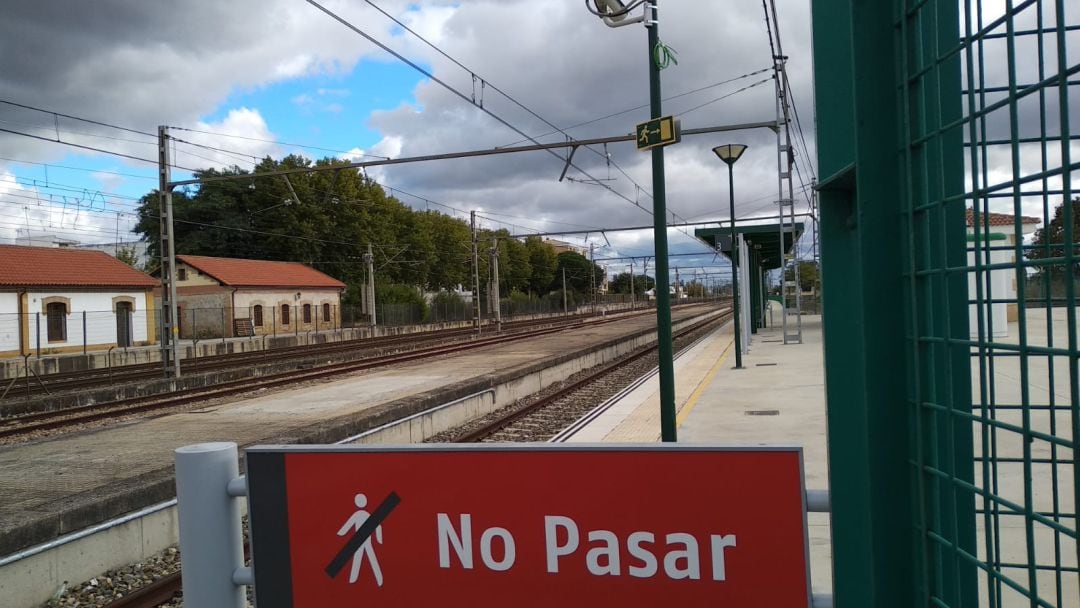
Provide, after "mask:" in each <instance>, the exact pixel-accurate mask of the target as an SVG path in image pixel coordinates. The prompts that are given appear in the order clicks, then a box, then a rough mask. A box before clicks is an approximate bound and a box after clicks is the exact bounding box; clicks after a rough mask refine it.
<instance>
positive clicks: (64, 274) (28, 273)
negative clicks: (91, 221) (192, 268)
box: [0, 245, 158, 289]
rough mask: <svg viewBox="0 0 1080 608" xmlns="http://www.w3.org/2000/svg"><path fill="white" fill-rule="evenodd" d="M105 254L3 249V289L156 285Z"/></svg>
mask: <svg viewBox="0 0 1080 608" xmlns="http://www.w3.org/2000/svg"><path fill="white" fill-rule="evenodd" d="M157 284H158V282H157V281H156V280H154V278H153V277H151V276H149V275H147V274H144V273H142V272H139V271H138V270H135V269H134V268H132V267H131V266H128V265H127V264H125V263H123V262H121V261H120V260H118V259H116V258H114V257H112V256H111V255H109V254H107V253H105V252H104V251H93V250H86V249H68V248H65V247H24V246H21V245H0V285H2V286H5V287H135V288H138V289H149V288H152V287H154V286H155V285H157Z"/></svg>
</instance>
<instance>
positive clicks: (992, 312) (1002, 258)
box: [967, 241, 1016, 338]
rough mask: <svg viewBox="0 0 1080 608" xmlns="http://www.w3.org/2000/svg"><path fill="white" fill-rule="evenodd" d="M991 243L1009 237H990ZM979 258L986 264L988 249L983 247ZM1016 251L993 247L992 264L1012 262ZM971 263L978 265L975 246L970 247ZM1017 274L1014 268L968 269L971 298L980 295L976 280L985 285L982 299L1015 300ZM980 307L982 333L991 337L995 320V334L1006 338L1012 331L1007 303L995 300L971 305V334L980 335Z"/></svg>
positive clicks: (969, 311) (1000, 242)
mask: <svg viewBox="0 0 1080 608" xmlns="http://www.w3.org/2000/svg"><path fill="white" fill-rule="evenodd" d="M990 243H991V246H1001V245H1005V244H1007V243H1006V241H990ZM979 253H980V258H981V261H982V262H983V264H985V263H986V257H985V256H986V252H985V251H980V252H979ZM1014 257H1015V256H1014V255H1013V252H1011V251H991V252H990V263H991V264H1012V263H1013V258H1014ZM967 263H968V266H970V267H974V266H975V250H974V249H973V248H970V249H968V254H967ZM987 275H989V276H990V287H989V289H987V284H986V278H987ZM1015 278H1016V271H1015V270H1013V269H1012V268H1004V269H997V270H983V271H982V272H979V273H976V272H974V271H972V272H969V273H968V299H970V300H974V299H976V297H977V296H978V293H979V292H978V291H976V289H977V285H976V281H978V283H979V284H981V286H982V297H983V299H987V300H989V299H993V300H1005V299H1010V300H1015V299H1016V289H1014V285H1013V279H1015ZM979 308H982V314H983V335H984V337H990V335H991V331H990V330H991V325H990V324H991V321H992V322H993V337H995V338H1003V337H1006V336H1008V335H1009V312H1008V304H1006V303H1004V302H1002V303H996V302H995V303H993V304H990V305H986V304H982V305H979V304H971V305H969V306H968V330H969V332H970V334H971V337H972V338H977V337H978V335H979Z"/></svg>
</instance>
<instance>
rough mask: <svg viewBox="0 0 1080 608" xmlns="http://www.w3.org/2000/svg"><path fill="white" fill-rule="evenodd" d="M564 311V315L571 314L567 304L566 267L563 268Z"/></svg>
mask: <svg viewBox="0 0 1080 608" xmlns="http://www.w3.org/2000/svg"><path fill="white" fill-rule="evenodd" d="M562 312H563V316H564V317H566V316H569V315H570V308H569V307H568V306H567V305H566V267H565V266H563V269H562Z"/></svg>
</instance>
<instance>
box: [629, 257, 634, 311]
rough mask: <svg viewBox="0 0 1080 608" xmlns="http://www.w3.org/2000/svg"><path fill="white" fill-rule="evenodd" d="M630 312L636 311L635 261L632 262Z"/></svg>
mask: <svg viewBox="0 0 1080 608" xmlns="http://www.w3.org/2000/svg"><path fill="white" fill-rule="evenodd" d="M630 310H634V260H630Z"/></svg>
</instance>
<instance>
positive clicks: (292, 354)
mask: <svg viewBox="0 0 1080 608" xmlns="http://www.w3.org/2000/svg"><path fill="white" fill-rule="evenodd" d="M643 312H646V311H642V312H635V313H633V314H643ZM595 316H596V315H594V314H587V315H575V316H573V317H570V318H571V319H572V321H571V322H579V321H581V320H583V319H589V318H594V317H595ZM565 323H566V321H565V318H562V317H549V318H545V319H530V320H524V321H510V322H506V323H503V331H504V332H507V331H518V330H521V329H527V328H529V327H533V326H537V325H558V324H565ZM485 329H491V328H488V327H486V326H485ZM491 331H493V329H491ZM475 335H476V329H475V328H472V327H467V328H461V329H449V330H438V331H424V332H416V333H411V334H402V335H394V336H379V337H373V338H358V339H355V340H345V341H342V342H330V343H323V344H306V345H302V346H295V347H289V348H288V349H263V350H258V351H252V352H243V353H229V354H222V355H210V356H206V357H193V358H191V359H183V360H181V371H182V372H183V373H185V374H199V373H205V372H209V371H218V370H227V369H232V368H242V367H250V366H252V365H259V364H266V363H271V362H275V363H276V362H281V361H288V360H302V359H307V358H313V357H323V356H328V355H335V354H340V353H352V352H358V351H366V350H376V349H392V348H394V347H396V346H401V345H407V346H412V345H415V344H416V343H417V342H430V341H446V340H450V339H455V338H471V337H472V336H475ZM161 377H162V368H161V363H140V364H135V365H125V366H122V367H116V368H105V369H92V370H82V371H76V372H63V373H56V374H48V375H43V376H32V377H31V376H23V377H22V378H13V379H11V380H8V381H6V382H4V383H2V384H0V403H3V398H6V397H10V398H11V399H34V398H39V397H43V396H48V395H53V394H60V393H69V392H72V391H83V390H88V389H93V388H95V387H100V386H111V385H118V384H126V383H134V382H140V381H141V382H145V381H153V380H159V379H161Z"/></svg>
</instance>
